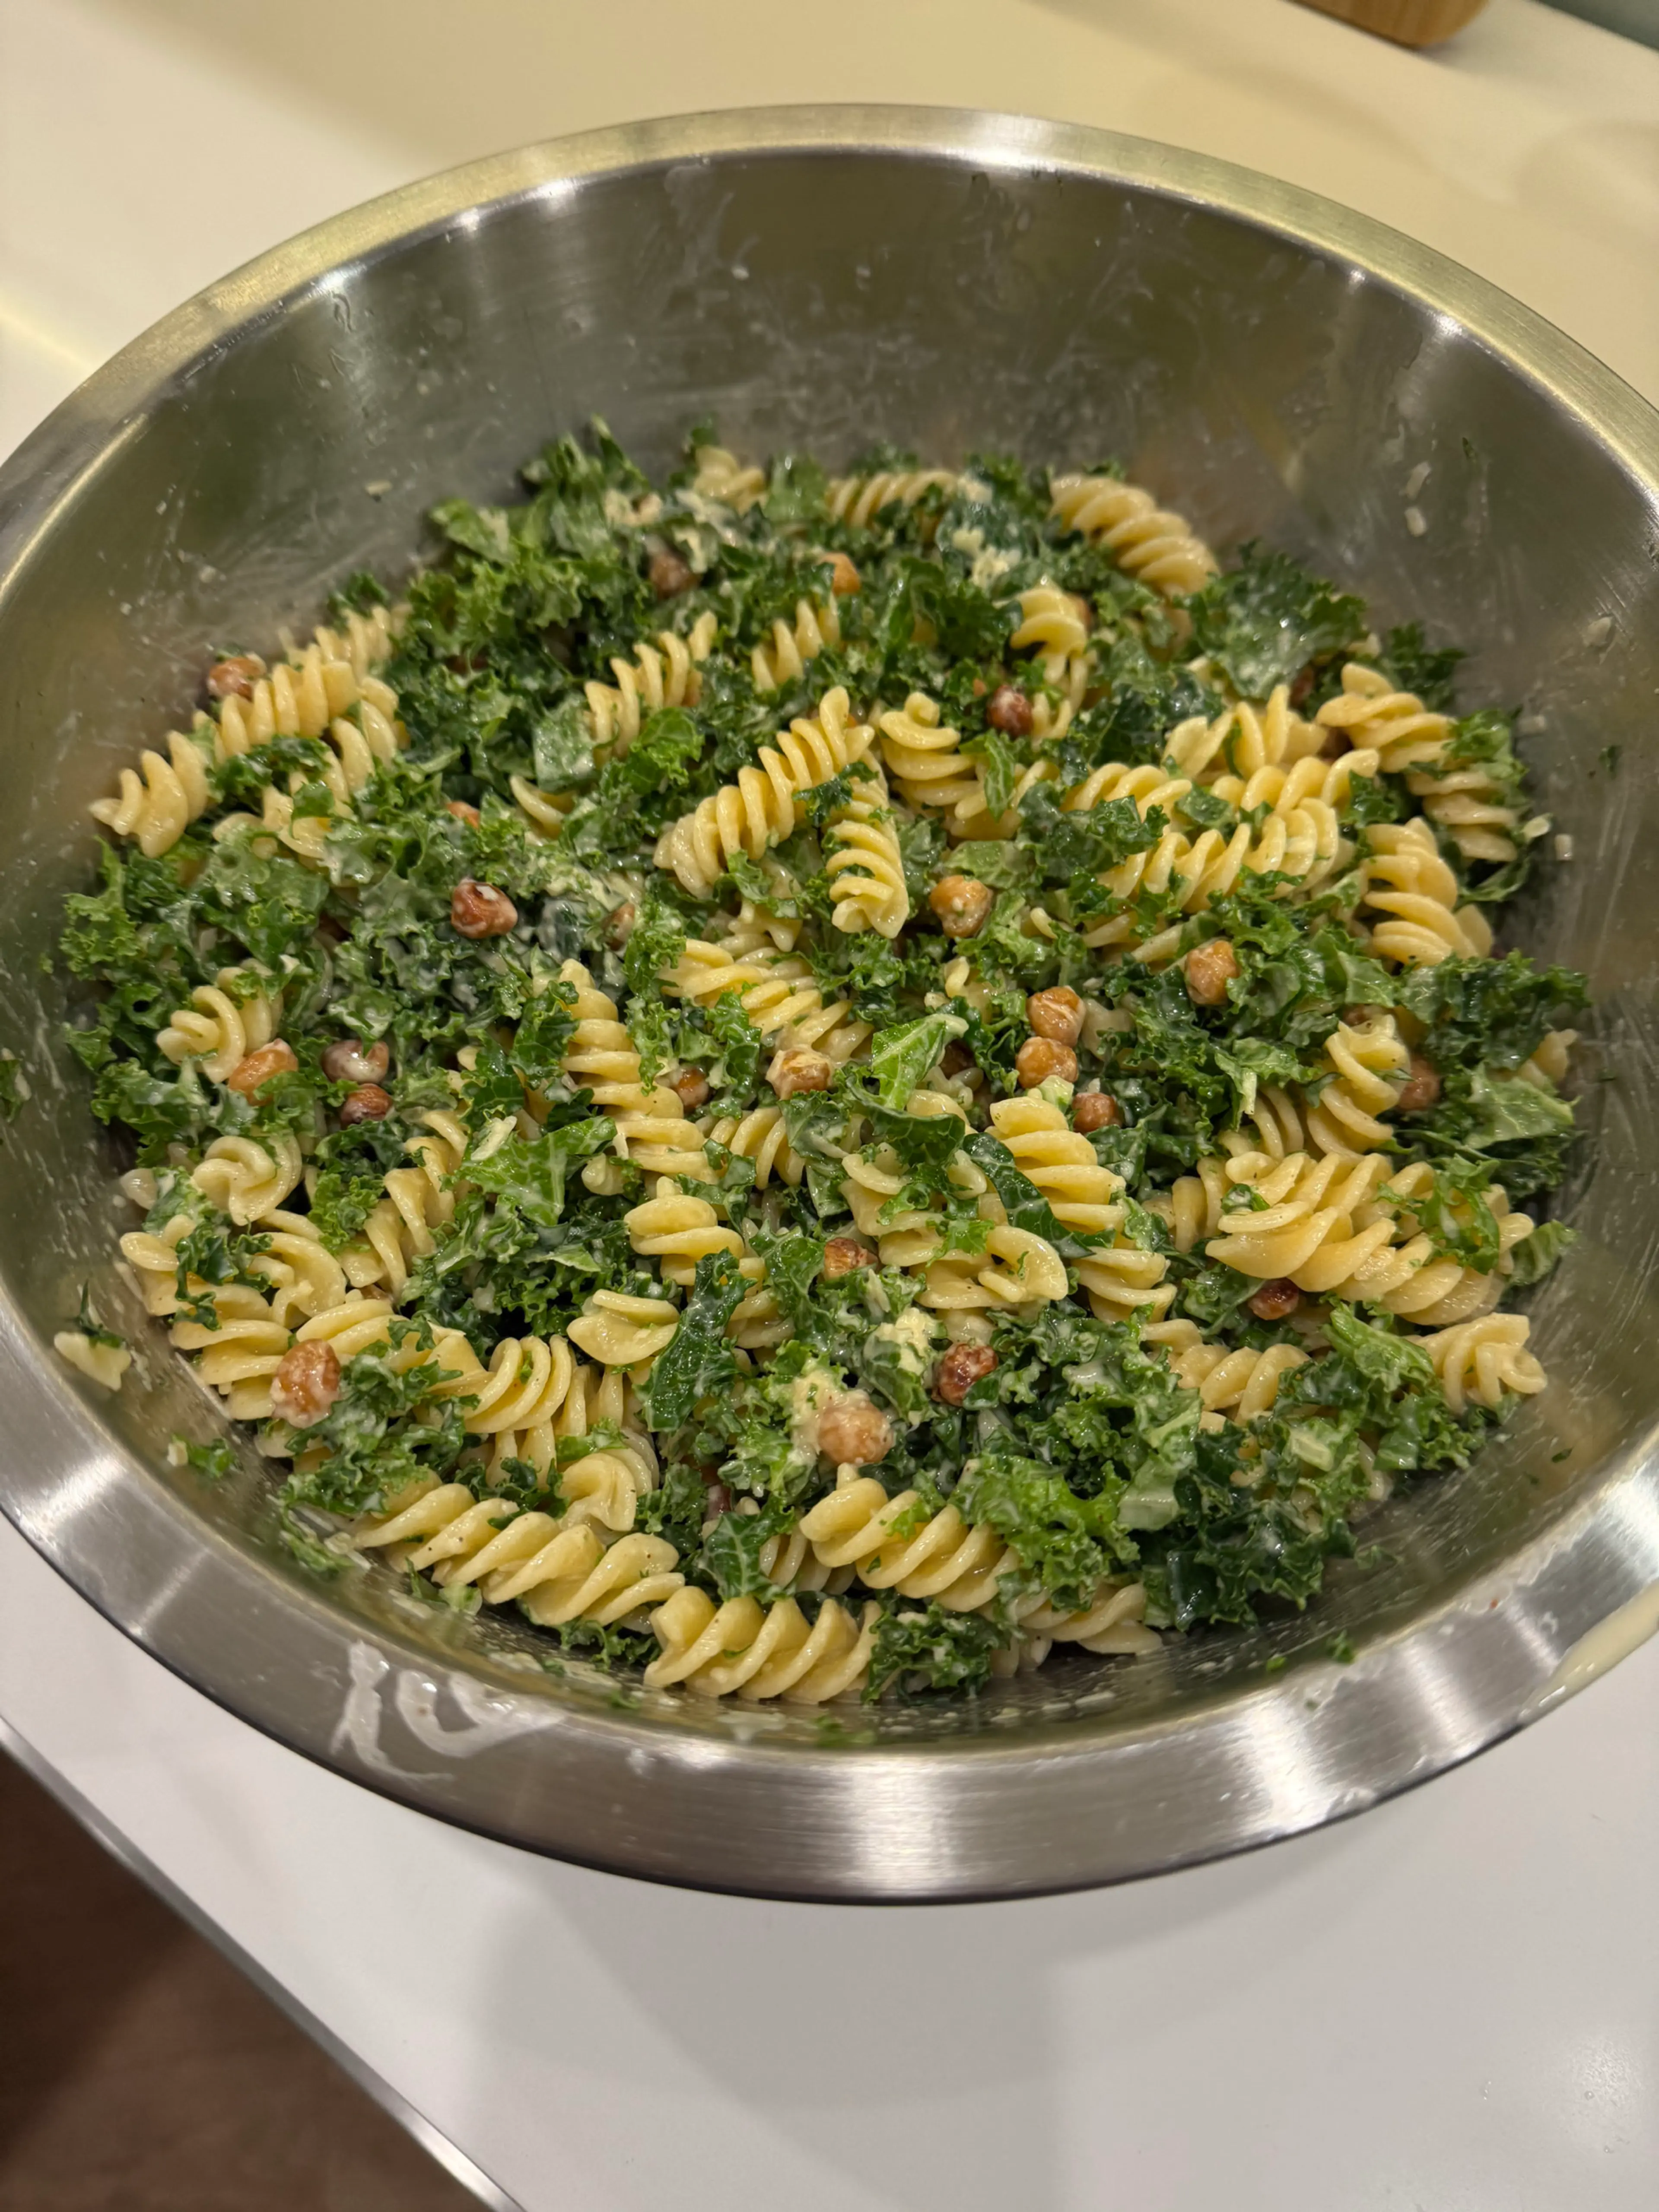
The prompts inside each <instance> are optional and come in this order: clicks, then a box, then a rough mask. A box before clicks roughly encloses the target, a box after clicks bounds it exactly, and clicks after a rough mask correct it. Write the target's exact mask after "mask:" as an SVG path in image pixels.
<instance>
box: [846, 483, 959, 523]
mask: <svg viewBox="0 0 1659 2212" xmlns="http://www.w3.org/2000/svg"><path fill="white" fill-rule="evenodd" d="M961 481H962V479H961V478H960V477H958V476H957V473H956V471H955V470H954V469H901V470H898V471H880V472H878V473H877V474H876V475H874V476H867V477H832V478H831V479H830V483H829V494H828V505H829V512H830V513H831V514H833V515H834V516H835V518H836V521H837V522H844V523H846V524H848V526H849V527H850V528H852V529H854V530H867V529H868V528H869V527H870V525H871V524H872V522H874V521H875V520H876V518H877V517H878V515H879V514H881V513H883V512H884V510H885V509H886V508H888V507H914V506H915V503H916V501H918V500H919V499H925V498H926V497H927V494H928V493H929V492H931V491H941V492H944V493H945V494H946V495H949V494H950V493H951V492H953V491H955V490H956V489H957V485H958V483H960V482H961Z"/></svg>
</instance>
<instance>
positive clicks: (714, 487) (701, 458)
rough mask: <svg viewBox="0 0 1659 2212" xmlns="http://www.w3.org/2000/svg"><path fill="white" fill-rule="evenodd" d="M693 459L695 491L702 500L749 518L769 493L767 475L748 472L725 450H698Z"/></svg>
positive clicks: (734, 455)
mask: <svg viewBox="0 0 1659 2212" xmlns="http://www.w3.org/2000/svg"><path fill="white" fill-rule="evenodd" d="M692 459H693V466H694V469H695V471H696V472H695V474H694V475H693V477H692V479H691V489H693V491H695V492H696V494H697V495H698V497H699V498H701V499H713V500H718V501H720V504H721V506H722V507H731V508H732V510H733V512H734V513H738V514H746V513H748V512H749V510H750V507H753V506H754V504H755V502H756V501H757V499H759V498H760V497H761V496H762V495H763V493H764V491H765V489H766V472H765V471H764V470H763V469H757V468H745V467H744V465H743V463H742V462H741V461H740V460H739V459H738V457H737V455H736V454H735V453H728V452H727V451H726V447H724V446H699V447H698V448H697V450H696V453H695V454H694V455H693V457H692Z"/></svg>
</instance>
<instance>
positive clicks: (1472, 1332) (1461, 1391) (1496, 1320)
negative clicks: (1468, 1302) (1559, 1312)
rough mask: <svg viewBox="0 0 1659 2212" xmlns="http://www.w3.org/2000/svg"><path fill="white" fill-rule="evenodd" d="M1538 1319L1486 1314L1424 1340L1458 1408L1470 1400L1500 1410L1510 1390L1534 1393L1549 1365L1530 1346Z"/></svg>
mask: <svg viewBox="0 0 1659 2212" xmlns="http://www.w3.org/2000/svg"><path fill="white" fill-rule="evenodd" d="M1531 1333H1532V1323H1531V1322H1529V1321H1528V1319H1527V1317H1526V1316H1525V1315H1524V1314H1483V1315H1480V1316H1479V1317H1478V1318H1476V1319H1475V1320H1474V1321H1465V1322H1457V1323H1456V1324H1455V1326H1454V1327H1452V1328H1443V1329H1440V1330H1438V1331H1437V1332H1436V1334H1434V1335H1432V1336H1425V1337H1421V1338H1419V1343H1420V1344H1421V1346H1422V1347H1423V1349H1424V1351H1425V1352H1427V1353H1428V1355H1429V1358H1431V1360H1432V1361H1433V1363H1434V1372H1435V1378H1436V1380H1437V1382H1438V1383H1439V1385H1440V1388H1441V1389H1442V1390H1443V1393H1444V1394H1445V1399H1446V1403H1447V1404H1448V1405H1449V1407H1451V1410H1452V1411H1453V1413H1462V1411H1463V1410H1464V1408H1465V1407H1467V1406H1469V1405H1476V1406H1484V1407H1486V1409H1487V1410H1488V1412H1490V1413H1497V1412H1498V1409H1499V1408H1500V1407H1501V1406H1502V1404H1503V1402H1504V1395H1505V1393H1506V1392H1510V1391H1513V1392H1514V1393H1515V1395H1516V1396H1517V1397H1528V1398H1529V1397H1531V1396H1533V1395H1534V1394H1535V1393H1536V1392H1538V1391H1540V1390H1541V1389H1543V1387H1544V1370H1543V1369H1542V1368H1541V1366H1540V1365H1539V1364H1538V1362H1537V1360H1536V1359H1535V1358H1534V1357H1533V1355H1532V1353H1531V1352H1528V1349H1527V1339H1528V1336H1529V1335H1530V1334H1531Z"/></svg>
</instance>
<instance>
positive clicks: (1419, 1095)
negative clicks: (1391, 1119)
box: [1395, 1052, 1440, 1114]
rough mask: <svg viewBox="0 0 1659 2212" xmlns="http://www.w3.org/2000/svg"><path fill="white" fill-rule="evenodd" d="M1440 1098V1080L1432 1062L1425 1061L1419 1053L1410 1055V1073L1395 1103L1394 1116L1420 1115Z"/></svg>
mask: <svg viewBox="0 0 1659 2212" xmlns="http://www.w3.org/2000/svg"><path fill="white" fill-rule="evenodd" d="M1439 1096H1440V1078H1439V1075H1438V1073H1437V1072H1436V1069H1435V1066H1434V1063H1433V1061H1432V1060H1425V1059H1424V1057H1423V1055H1422V1054H1421V1053H1420V1052H1414V1053H1413V1054H1412V1067H1411V1073H1410V1074H1409V1075H1408V1076H1407V1078H1406V1087H1405V1089H1404V1090H1403V1091H1401V1094H1400V1096H1399V1097H1398V1098H1396V1099H1395V1113H1396V1114H1420V1113H1422V1112H1423V1110H1424V1109H1425V1107H1429V1106H1432V1105H1433V1104H1434V1103H1435V1101H1436V1100H1437V1098H1438V1097H1439Z"/></svg>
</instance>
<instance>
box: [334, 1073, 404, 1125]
mask: <svg viewBox="0 0 1659 2212" xmlns="http://www.w3.org/2000/svg"><path fill="white" fill-rule="evenodd" d="M391 1111H392V1099H391V1096H390V1094H389V1093H388V1092H386V1091H382V1090H381V1088H380V1085H379V1084H378V1083H360V1084H359V1085H357V1088H356V1090H355V1091H348V1092H347V1093H346V1095H345V1097H343V1099H342V1100H341V1101H340V1126H341V1127H342V1128H344V1129H349V1128H350V1127H351V1126H352V1124H353V1123H354V1122H356V1121H385V1119H386V1115H388V1114H389V1113H390V1112H391Z"/></svg>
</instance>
